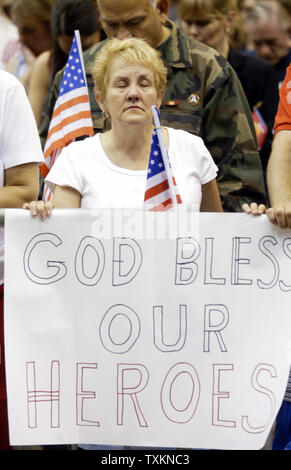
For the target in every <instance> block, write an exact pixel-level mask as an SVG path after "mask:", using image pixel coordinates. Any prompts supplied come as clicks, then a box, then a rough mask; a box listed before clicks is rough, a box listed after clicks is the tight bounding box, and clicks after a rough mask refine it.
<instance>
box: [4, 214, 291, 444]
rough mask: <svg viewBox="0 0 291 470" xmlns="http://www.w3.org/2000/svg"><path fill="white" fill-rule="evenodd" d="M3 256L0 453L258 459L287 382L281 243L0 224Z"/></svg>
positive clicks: (239, 224) (62, 221)
mask: <svg viewBox="0 0 291 470" xmlns="http://www.w3.org/2000/svg"><path fill="white" fill-rule="evenodd" d="M5 250H6V251H5V342H6V349H5V351H6V368H7V369H6V374H7V388H8V407H9V427H10V438H11V444H13V445H32V444H62V443H67V444H74V443H76V444H77V443H79V444H81V443H85V444H89V443H90V444H94V443H95V444H110V445H129V446H156V447H158V446H166V447H183V448H207V449H260V448H262V447H263V445H264V443H265V441H266V438H267V436H268V433H269V432H270V430H271V427H272V424H273V422H274V419H275V417H276V414H277V412H278V410H279V407H280V405H281V402H282V399H283V396H284V392H285V388H286V384H287V378H288V372H289V367H290V349H291V311H290V298H291V297H290V296H291V269H290V266H291V233H290V231H288V230H280V229H278V228H276V227H275V226H274V225H272V224H270V223H269V221H268V220H267V218H266V217H265V216H262V217H259V218H256V217H251V216H247V215H245V214H195V213H193V214H190V213H184V212H180V213H179V214H178V215H176V214H175V213H170V212H166V213H150V212H139V211H113V210H112V211H111V210H104V211H97V210H95V211H93V210H55V211H54V212H53V215H52V217H51V218H50V219H46V220H45V221H40V220H39V219H33V218H32V217H31V216H30V215H29V213H28V212H26V211H24V210H8V211H6V215H5Z"/></svg>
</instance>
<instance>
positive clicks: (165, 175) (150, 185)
mask: <svg viewBox="0 0 291 470" xmlns="http://www.w3.org/2000/svg"><path fill="white" fill-rule="evenodd" d="M152 112H153V117H154V131H153V136H152V145H151V152H150V158H149V166H148V174H147V183H146V191H145V197H144V207H145V209H146V210H152V211H164V210H169V209H171V208H173V207H177V206H178V204H181V203H182V200H181V196H180V194H179V191H178V188H177V184H176V181H175V178H174V177H173V172H172V168H171V165H170V161H169V156H168V152H167V149H166V146H165V143H164V140H163V135H162V129H161V126H160V118H159V111H158V109H157V108H156V106H153V107H152Z"/></svg>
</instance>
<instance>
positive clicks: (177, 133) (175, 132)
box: [166, 127, 204, 146]
mask: <svg viewBox="0 0 291 470" xmlns="http://www.w3.org/2000/svg"><path fill="white" fill-rule="evenodd" d="M166 129H167V130H168V133H169V137H170V139H171V138H172V139H175V141H176V142H179V145H180V144H181V145H191V146H193V145H195V146H203V145H204V142H203V139H202V138H201V137H199V136H198V135H195V134H192V132H188V131H185V130H183V129H175V128H174V127H166Z"/></svg>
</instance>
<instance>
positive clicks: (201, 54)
mask: <svg viewBox="0 0 291 470" xmlns="http://www.w3.org/2000/svg"><path fill="white" fill-rule="evenodd" d="M189 49H190V53H191V56H192V60H193V61H194V62H197V61H201V60H203V61H204V62H212V63H213V64H217V67H223V68H224V67H227V64H228V63H227V60H226V59H225V58H224V57H223V56H222V55H221V54H220V53H219V52H218V51H217V50H215V49H213V48H212V47H210V46H208V45H207V44H204V43H202V42H200V41H198V40H197V39H195V38H189Z"/></svg>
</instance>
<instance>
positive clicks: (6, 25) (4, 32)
mask: <svg viewBox="0 0 291 470" xmlns="http://www.w3.org/2000/svg"><path fill="white" fill-rule="evenodd" d="M2 3H3V2H2ZM18 40H19V34H18V29H17V27H16V26H15V25H14V24H13V23H12V22H11V21H10V20H9V18H7V16H6V15H5V14H4V13H3V12H1V11H0V69H3V70H4V69H5V65H6V62H7V60H8V59H9V52H8V48H9V46H10V45H11V46H12V44H13V45H14V47H15V46H16V43H17V41H18ZM6 54H8V55H7V57H6Z"/></svg>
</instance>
